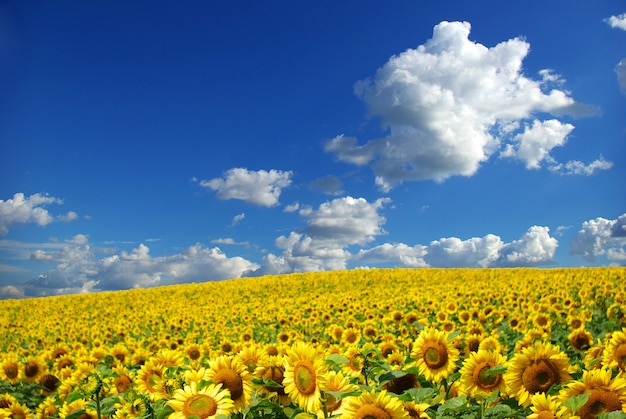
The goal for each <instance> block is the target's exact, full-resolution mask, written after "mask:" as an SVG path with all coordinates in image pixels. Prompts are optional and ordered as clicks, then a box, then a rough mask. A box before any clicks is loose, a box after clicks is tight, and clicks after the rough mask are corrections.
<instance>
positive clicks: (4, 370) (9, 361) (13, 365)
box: [0, 352, 20, 384]
mask: <svg viewBox="0 0 626 419" xmlns="http://www.w3.org/2000/svg"><path fill="white" fill-rule="evenodd" d="M0 380H2V381H8V382H9V383H11V384H17V383H19V381H20V364H19V361H18V358H17V355H16V354H15V353H13V352H11V353H9V354H7V355H6V356H4V357H3V358H2V363H0Z"/></svg>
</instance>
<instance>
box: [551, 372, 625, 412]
mask: <svg viewBox="0 0 626 419" xmlns="http://www.w3.org/2000/svg"><path fill="white" fill-rule="evenodd" d="M579 394H589V395H590V396H589V399H588V400H587V402H586V403H585V404H584V405H583V407H581V408H580V409H579V410H578V411H577V412H576V415H577V416H579V417H580V418H581V419H593V418H595V417H596V416H598V415H599V414H600V413H604V412H613V411H616V410H622V411H624V412H626V379H624V378H621V377H615V378H613V379H611V370H610V369H608V368H604V369H597V370H590V371H583V377H582V382H581V381H574V382H571V383H569V384H568V385H567V387H565V388H564V389H562V390H561V392H560V393H559V398H560V399H561V401H565V400H567V399H569V398H570V397H573V396H577V395H579Z"/></svg>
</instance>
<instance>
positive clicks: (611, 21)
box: [604, 13, 626, 31]
mask: <svg viewBox="0 0 626 419" xmlns="http://www.w3.org/2000/svg"><path fill="white" fill-rule="evenodd" d="M604 21H605V22H606V23H607V24H608V25H609V26H610V27H612V28H617V29H622V30H625V31H626V13H622V14H621V15H617V16H611V17H609V18H606V19H604Z"/></svg>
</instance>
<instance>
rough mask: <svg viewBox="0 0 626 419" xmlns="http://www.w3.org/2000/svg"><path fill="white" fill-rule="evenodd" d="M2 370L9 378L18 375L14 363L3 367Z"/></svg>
mask: <svg viewBox="0 0 626 419" xmlns="http://www.w3.org/2000/svg"><path fill="white" fill-rule="evenodd" d="M4 372H5V374H6V375H7V377H9V378H15V377H17V375H18V369H17V367H16V366H14V365H9V366H8V367H6V368H5V369H4Z"/></svg>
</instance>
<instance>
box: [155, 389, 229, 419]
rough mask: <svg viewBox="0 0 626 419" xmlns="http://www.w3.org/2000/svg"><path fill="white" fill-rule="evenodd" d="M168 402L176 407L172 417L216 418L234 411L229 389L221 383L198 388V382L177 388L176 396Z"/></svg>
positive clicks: (173, 407) (180, 418)
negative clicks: (223, 387) (224, 387)
mask: <svg viewBox="0 0 626 419" xmlns="http://www.w3.org/2000/svg"><path fill="white" fill-rule="evenodd" d="M167 404H168V405H169V406H170V407H171V408H172V409H174V413H172V414H171V415H170V416H169V417H170V418H171V419H187V418H190V417H193V416H195V417H198V418H200V419H206V418H214V417H217V416H219V415H228V414H230V413H231V412H232V409H233V401H232V400H231V399H230V393H229V391H228V390H227V389H222V385H221V384H209V385H208V386H206V387H204V388H202V389H200V390H198V387H197V385H196V383H191V384H190V385H188V386H185V388H183V389H178V390H176V393H174V398H172V399H171V400H169V401H168V402H167Z"/></svg>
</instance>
